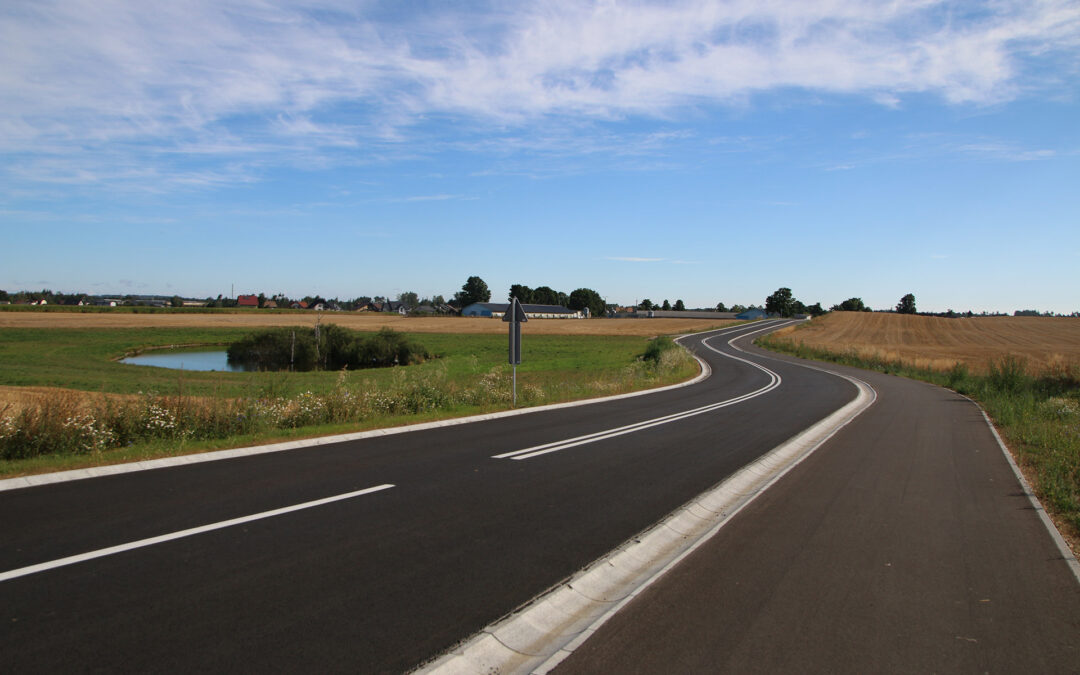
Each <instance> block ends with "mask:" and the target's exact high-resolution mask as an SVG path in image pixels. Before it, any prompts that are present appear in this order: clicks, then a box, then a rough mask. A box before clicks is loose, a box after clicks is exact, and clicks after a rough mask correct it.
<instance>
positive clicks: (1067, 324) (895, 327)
mask: <svg viewBox="0 0 1080 675" xmlns="http://www.w3.org/2000/svg"><path fill="white" fill-rule="evenodd" d="M780 335H782V336H783V337H784V338H785V339H788V340H791V341H792V342H794V343H797V344H800V345H803V346H805V347H808V348H811V349H821V350H825V351H829V352H836V353H853V354H854V355H856V356H858V357H860V358H863V359H871V360H878V361H902V362H904V363H905V364H909V365H912V366H914V367H917V368H926V369H928V370H938V371H946V370H949V369H950V368H952V367H953V366H954V365H956V364H957V363H962V364H964V365H965V366H967V368H968V369H969V370H970V371H971V372H973V373H985V372H987V371H988V369H989V366H990V364H991V363H993V362H994V361H999V360H1000V359H1002V358H1003V357H1006V356H1011V357H1014V358H1019V359H1022V360H1023V361H1025V362H1026V364H1027V367H1028V369H1029V370H1030V371H1032V373H1033V374H1035V373H1040V372H1044V371H1046V370H1053V369H1062V368H1067V367H1069V366H1070V365H1071V366H1074V367H1078V366H1080V318H1073V317H1060V318H1051V317H1007V316H1002V317H972V318H960V319H945V318H939V317H932V316H911V315H902V314H879V313H875V312H832V313H831V314H828V315H826V316H824V317H821V318H818V319H815V320H813V321H811V322H810V323H809V324H807V325H804V326H800V327H799V328H798V329H795V330H787V331H781V332H780V333H778V336H780Z"/></svg>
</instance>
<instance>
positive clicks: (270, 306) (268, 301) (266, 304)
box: [263, 300, 277, 309]
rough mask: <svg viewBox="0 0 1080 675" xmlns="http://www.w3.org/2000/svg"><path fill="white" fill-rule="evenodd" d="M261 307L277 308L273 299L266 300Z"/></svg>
mask: <svg viewBox="0 0 1080 675" xmlns="http://www.w3.org/2000/svg"><path fill="white" fill-rule="evenodd" d="M263 309H277V303H276V302H274V301H273V300H267V301H266V302H264V303H263Z"/></svg>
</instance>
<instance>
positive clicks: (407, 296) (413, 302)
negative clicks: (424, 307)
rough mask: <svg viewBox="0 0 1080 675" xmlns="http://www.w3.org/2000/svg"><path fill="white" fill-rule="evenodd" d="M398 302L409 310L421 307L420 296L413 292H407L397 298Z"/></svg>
mask: <svg viewBox="0 0 1080 675" xmlns="http://www.w3.org/2000/svg"><path fill="white" fill-rule="evenodd" d="M397 299H398V302H400V303H401V304H403V305H405V306H406V307H408V308H409V309H415V308H416V307H418V306H419V305H420V296H419V295H417V294H416V293H413V292H412V291H405V292H404V293H400V294H398V296H397Z"/></svg>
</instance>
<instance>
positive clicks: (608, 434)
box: [492, 324, 785, 460]
mask: <svg viewBox="0 0 1080 675" xmlns="http://www.w3.org/2000/svg"><path fill="white" fill-rule="evenodd" d="M758 325H759V326H760V324H758ZM783 325H785V324H781V325H780V326H783ZM780 326H777V325H775V324H770V325H768V326H766V327H764V328H758V329H757V330H754V331H751V332H748V333H745V334H743V335H737V336H735V337H733V338H731V339H730V340H728V344H729V345H730V344H731V343H732V342H734V341H735V340H738V339H741V338H743V337H746V336H748V335H755V334H757V333H761V332H763V331H766V330H771V329H773V328H777V327H780ZM750 327H755V326H753V325H751V326H750ZM745 329H746V327H741V328H740V329H735V330H729V331H726V332H723V333H719V334H717V335H714V336H711V337H709V338H706V339H704V340H702V341H701V344H703V345H704V346H705V347H707V348H708V349H711V350H712V351H714V352H716V353H717V354H720V355H721V356H725V357H727V358H729V359H734V360H736V361H742V362H743V363H747V364H750V365H751V366H753V367H755V368H757V369H758V370H761V371H763V372H764V373H765V374H766V375H768V376H769V383H768V384H766V385H765V386H764V387H761V388H760V389H757V390H755V391H752V392H749V393H746V394H742V395H741V396H736V397H734V398H730V399H727V400H724V401H718V402H716V403H710V404H708V405H704V406H701V407H700V408H693V409H691V410H684V411H681V412H677V413H672V414H670V415H664V416H662V417H655V418H653V419H648V420H643V421H641V422H635V423H634V424H628V425H626V426H622V427H616V428H614V429H606V430H604V431H597V432H594V433H591V434H585V435H584V436H575V437H574V438H567V439H564V440H561V441H554V442H551V443H544V444H543V445H535V446H532V447H529V448H524V449H522V450H513V451H511V452H504V453H502V454H500V455H493V457H492V458H493V459H514V460H522V459H531V458H533V457H539V456H540V455H546V454H548V453H552V452H558V451H560V450H567V449H569V448H573V447H577V446H579V445H585V444H587V443H595V442H597V441H603V440H607V439H609V438H615V437H617V436H622V435H624V434H631V433H634V432H636V431H641V430H643V429H648V428H650V427H655V426H659V425H661V424H668V423H670V422H677V421H679V420H683V419H686V418H688V417H694V416H696V415H702V414H704V413H707V412H712V411H713V410H719V409H720V408H726V407H728V406H732V405H736V404H738V403H742V402H744V401H748V400H750V399H752V398H757V397H758V396H762V395H763V394H767V393H768V392H770V391H772V390H773V389H776V388H777V387H779V386H780V383H781V382H782V381H783V380H782V379H781V377H780V375H779V374H777V373H775V372H773V371H771V370H769V369H768V368H766V367H765V366H762V365H760V364H757V363H754V362H753V361H750V360H748V359H743V358H740V357H738V356H732V355H731V354H725V353H724V352H722V351H720V350H719V349H716V348H715V347H713V346H712V345H710V344H709V340H712V339H714V338H717V337H727V336H728V335H731V334H732V333H736V332H742V331H743V330H745Z"/></svg>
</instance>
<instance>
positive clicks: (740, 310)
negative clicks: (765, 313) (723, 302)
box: [728, 303, 746, 314]
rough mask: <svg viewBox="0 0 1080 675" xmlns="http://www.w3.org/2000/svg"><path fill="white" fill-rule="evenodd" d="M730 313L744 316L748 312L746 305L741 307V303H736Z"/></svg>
mask: <svg viewBox="0 0 1080 675" xmlns="http://www.w3.org/2000/svg"><path fill="white" fill-rule="evenodd" d="M728 311H729V312H735V313H736V314H742V313H743V312H745V311H746V305H740V304H739V303H735V304H734V305H732V306H731V309H729V310H728Z"/></svg>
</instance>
